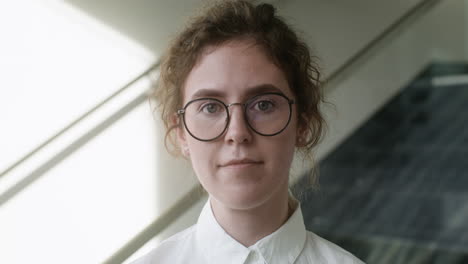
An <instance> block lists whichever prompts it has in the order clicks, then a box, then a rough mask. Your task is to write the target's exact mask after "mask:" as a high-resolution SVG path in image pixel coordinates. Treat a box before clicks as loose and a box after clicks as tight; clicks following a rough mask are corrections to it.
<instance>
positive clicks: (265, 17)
mask: <svg viewBox="0 0 468 264" xmlns="http://www.w3.org/2000/svg"><path fill="white" fill-rule="evenodd" d="M275 11H276V10H275V7H274V6H272V5H270V4H265V3H263V4H260V5H258V6H257V7H256V8H255V12H256V13H257V15H258V17H259V18H260V21H261V23H262V24H268V23H269V22H270V21H271V20H272V19H273V17H274V16H275Z"/></svg>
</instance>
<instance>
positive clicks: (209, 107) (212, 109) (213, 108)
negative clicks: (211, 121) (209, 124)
mask: <svg viewBox="0 0 468 264" xmlns="http://www.w3.org/2000/svg"><path fill="white" fill-rule="evenodd" d="M219 110H220V108H219V105H217V104H213V103H210V104H206V105H204V106H203V107H202V111H203V112H205V113H209V114H213V113H216V112H218V111H219Z"/></svg>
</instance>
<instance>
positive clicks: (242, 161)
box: [221, 158, 262, 167]
mask: <svg viewBox="0 0 468 264" xmlns="http://www.w3.org/2000/svg"><path fill="white" fill-rule="evenodd" d="M261 163H262V162H261V161H258V160H254V159H248V158H245V159H233V160H230V161H228V162H226V163H223V164H222V165H221V167H229V166H233V167H235V166H243V165H255V164H261Z"/></svg>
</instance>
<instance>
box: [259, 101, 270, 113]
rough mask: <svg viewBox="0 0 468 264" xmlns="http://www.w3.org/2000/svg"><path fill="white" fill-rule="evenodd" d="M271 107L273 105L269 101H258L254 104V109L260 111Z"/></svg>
mask: <svg viewBox="0 0 468 264" xmlns="http://www.w3.org/2000/svg"><path fill="white" fill-rule="evenodd" d="M272 107H273V103H272V102H270V101H259V102H257V103H256V108H257V109H258V110H260V111H267V110H270V108H272Z"/></svg>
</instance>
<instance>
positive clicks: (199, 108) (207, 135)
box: [184, 99, 227, 140]
mask: <svg viewBox="0 0 468 264" xmlns="http://www.w3.org/2000/svg"><path fill="white" fill-rule="evenodd" d="M184 118H185V126H186V128H187V129H188V130H189V132H190V133H191V134H192V135H193V136H195V137H197V138H199V139H201V140H210V139H214V138H216V137H218V136H219V135H221V134H222V133H223V132H224V129H225V128H226V123H227V122H226V121H227V109H226V107H225V106H224V105H223V104H222V103H221V102H218V101H216V100H213V99H200V100H196V101H192V102H191V103H190V104H189V105H187V106H186V108H185V116H184Z"/></svg>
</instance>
